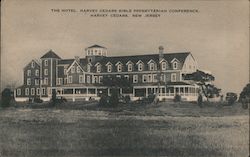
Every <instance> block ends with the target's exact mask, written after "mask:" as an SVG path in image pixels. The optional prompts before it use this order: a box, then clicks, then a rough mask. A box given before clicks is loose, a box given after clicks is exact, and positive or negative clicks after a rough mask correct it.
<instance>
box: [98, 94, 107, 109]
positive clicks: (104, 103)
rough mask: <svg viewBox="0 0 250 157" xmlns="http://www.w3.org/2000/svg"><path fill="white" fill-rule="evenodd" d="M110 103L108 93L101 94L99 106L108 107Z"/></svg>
mask: <svg viewBox="0 0 250 157" xmlns="http://www.w3.org/2000/svg"><path fill="white" fill-rule="evenodd" d="M108 105H109V97H108V96H107V95H103V96H101V98H100V100H99V106H102V107H106V106H108Z"/></svg>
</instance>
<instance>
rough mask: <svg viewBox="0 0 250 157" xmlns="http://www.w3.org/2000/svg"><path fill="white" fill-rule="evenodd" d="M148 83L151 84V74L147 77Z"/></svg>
mask: <svg viewBox="0 0 250 157" xmlns="http://www.w3.org/2000/svg"><path fill="white" fill-rule="evenodd" d="M148 82H152V74H149V75H148Z"/></svg>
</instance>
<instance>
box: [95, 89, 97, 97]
mask: <svg viewBox="0 0 250 157" xmlns="http://www.w3.org/2000/svg"><path fill="white" fill-rule="evenodd" d="M95 94H96V96H97V88H95Z"/></svg>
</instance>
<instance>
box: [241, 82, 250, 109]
mask: <svg viewBox="0 0 250 157" xmlns="http://www.w3.org/2000/svg"><path fill="white" fill-rule="evenodd" d="M239 101H240V102H241V103H242V107H243V108H244V109H247V108H248V104H249V103H250V83H248V84H247V85H246V86H245V87H244V88H243V90H242V91H241V93H240V98H239Z"/></svg>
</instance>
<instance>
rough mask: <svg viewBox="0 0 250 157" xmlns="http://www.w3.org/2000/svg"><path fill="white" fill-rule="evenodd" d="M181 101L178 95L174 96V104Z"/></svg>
mask: <svg viewBox="0 0 250 157" xmlns="http://www.w3.org/2000/svg"><path fill="white" fill-rule="evenodd" d="M180 101H181V96H180V95H179V94H177V95H175V96H174V102H180Z"/></svg>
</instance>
